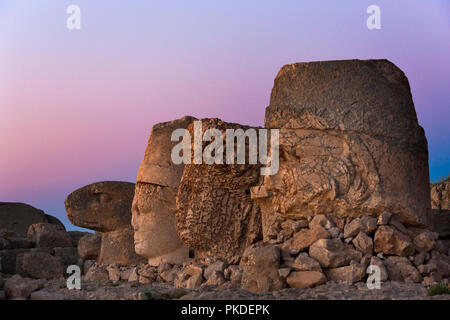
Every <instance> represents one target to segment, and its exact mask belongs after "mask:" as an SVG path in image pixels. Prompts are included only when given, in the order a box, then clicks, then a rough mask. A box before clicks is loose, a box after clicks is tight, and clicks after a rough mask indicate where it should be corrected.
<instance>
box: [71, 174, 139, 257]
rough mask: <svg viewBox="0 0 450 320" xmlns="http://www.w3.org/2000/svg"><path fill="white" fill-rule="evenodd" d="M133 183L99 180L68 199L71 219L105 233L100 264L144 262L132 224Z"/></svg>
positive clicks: (103, 234) (73, 193) (73, 221)
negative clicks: (137, 247)
mask: <svg viewBox="0 0 450 320" xmlns="http://www.w3.org/2000/svg"><path fill="white" fill-rule="evenodd" d="M134 187H135V185H134V184H133V183H128V182H119V181H106V182H97V183H93V184H90V185H87V186H85V187H83V188H80V189H78V190H75V191H74V192H72V193H71V194H70V195H69V196H68V197H67V199H66V201H65V205H66V211H67V216H68V218H69V220H70V221H71V222H72V223H73V224H74V225H77V226H79V227H83V228H88V229H92V230H96V231H100V232H101V233H102V241H101V248H100V254H99V256H98V259H97V260H98V262H99V263H105V264H108V263H119V264H122V265H130V264H135V263H139V262H142V261H143V258H142V257H140V256H138V255H137V254H136V252H135V250H134V242H133V229H132V227H131V204H132V200H133V196H134Z"/></svg>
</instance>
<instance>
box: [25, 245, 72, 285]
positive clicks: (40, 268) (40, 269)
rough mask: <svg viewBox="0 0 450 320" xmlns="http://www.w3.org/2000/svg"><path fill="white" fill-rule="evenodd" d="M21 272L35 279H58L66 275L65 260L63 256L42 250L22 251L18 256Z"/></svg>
mask: <svg viewBox="0 0 450 320" xmlns="http://www.w3.org/2000/svg"><path fill="white" fill-rule="evenodd" d="M17 263H18V264H19V263H20V264H21V265H20V266H19V268H20V270H21V273H24V274H25V275H26V276H28V277H31V278H34V279H58V278H62V277H63V276H64V272H65V269H64V261H63V259H62V258H61V257H58V256H53V255H51V254H49V253H46V252H41V251H28V252H24V253H21V256H19V257H18V258H17Z"/></svg>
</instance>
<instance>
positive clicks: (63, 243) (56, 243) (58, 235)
mask: <svg viewBox="0 0 450 320" xmlns="http://www.w3.org/2000/svg"><path fill="white" fill-rule="evenodd" d="M28 239H30V240H31V242H32V243H33V245H34V246H35V247H38V248H55V247H72V246H73V241H72V238H71V236H70V235H69V234H68V233H67V232H66V230H65V228H64V227H61V226H59V225H55V224H50V223H43V222H40V223H35V224H32V225H31V226H30V227H29V228H28Z"/></svg>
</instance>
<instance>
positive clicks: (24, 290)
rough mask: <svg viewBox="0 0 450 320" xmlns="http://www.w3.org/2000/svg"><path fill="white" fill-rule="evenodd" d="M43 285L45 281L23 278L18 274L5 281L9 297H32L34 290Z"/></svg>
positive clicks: (16, 298) (5, 289)
mask: <svg viewBox="0 0 450 320" xmlns="http://www.w3.org/2000/svg"><path fill="white" fill-rule="evenodd" d="M43 287H44V282H43V281H41V280H32V279H29V278H22V277H21V276H20V275H17V274H16V275H14V276H12V277H11V278H9V279H8V280H6V281H5V288H4V291H5V293H6V296H7V297H8V299H11V300H25V299H28V298H29V297H30V295H31V293H32V292H34V291H37V290H40V289H42V288H43Z"/></svg>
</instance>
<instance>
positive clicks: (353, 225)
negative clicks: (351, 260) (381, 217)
mask: <svg viewBox="0 0 450 320" xmlns="http://www.w3.org/2000/svg"><path fill="white" fill-rule="evenodd" d="M376 228H377V219H375V218H372V217H363V218H361V219H360V218H356V219H353V220H351V221H350V222H349V223H347V224H346V225H345V227H344V238H348V237H354V236H356V235H357V234H358V233H360V232H363V233H365V234H368V233H372V232H373V231H374V230H375V229H376Z"/></svg>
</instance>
